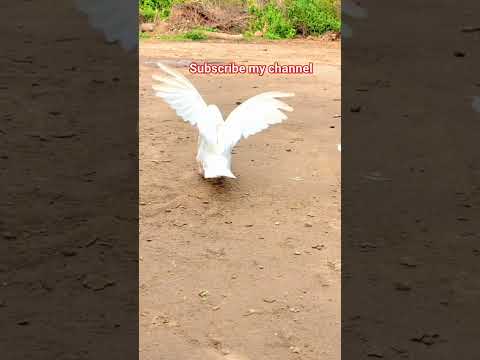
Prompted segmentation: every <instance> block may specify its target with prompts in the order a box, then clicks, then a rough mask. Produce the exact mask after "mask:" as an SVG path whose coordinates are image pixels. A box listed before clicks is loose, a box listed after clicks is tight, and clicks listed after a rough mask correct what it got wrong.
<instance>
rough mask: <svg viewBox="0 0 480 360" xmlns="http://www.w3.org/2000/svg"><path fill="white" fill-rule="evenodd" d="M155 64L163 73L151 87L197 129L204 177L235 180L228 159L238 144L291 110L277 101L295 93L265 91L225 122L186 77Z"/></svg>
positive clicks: (198, 159) (243, 105)
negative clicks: (223, 177)
mask: <svg viewBox="0 0 480 360" xmlns="http://www.w3.org/2000/svg"><path fill="white" fill-rule="evenodd" d="M157 65H158V67H159V68H160V69H161V70H162V71H163V72H164V74H163V75H153V80H154V81H155V83H154V85H153V86H152V88H153V90H154V91H155V95H156V96H158V97H160V98H162V99H163V100H164V101H165V102H166V103H167V104H168V105H170V107H171V108H172V109H173V110H175V112H176V113H177V115H178V116H180V117H181V118H183V119H184V120H185V121H187V122H189V123H190V124H191V125H193V126H196V127H197V128H198V130H199V142H198V153H197V161H198V162H199V163H200V165H201V172H202V174H203V176H204V177H205V178H215V177H222V176H225V177H231V178H234V177H235V175H233V173H232V171H231V156H232V148H233V147H234V146H235V145H236V144H237V143H238V141H240V139H241V138H247V137H249V136H251V135H253V134H256V133H258V132H260V131H262V130H264V129H266V128H268V127H269V126H270V125H272V124H278V123H280V122H282V121H284V120H285V119H287V116H286V115H285V114H284V113H282V111H281V110H284V111H292V110H293V108H291V107H290V106H288V105H287V104H285V103H283V102H282V101H280V100H277V98H283V97H290V96H294V94H292V93H283V92H266V93H263V94H260V95H257V96H254V97H252V98H250V99H248V100H247V101H245V102H244V103H243V104H241V105H239V106H238V107H237V108H235V109H234V110H233V111H232V113H231V114H230V115H229V116H228V118H227V120H226V121H224V120H223V117H222V114H221V112H220V110H219V109H218V107H217V106H215V105H207V104H206V103H205V101H204V100H203V98H202V97H201V95H200V94H199V93H198V91H197V90H196V89H195V87H194V86H193V84H192V83H191V82H190V81H188V79H187V78H186V77H185V76H183V75H182V74H180V73H179V72H177V71H175V70H173V69H171V68H169V67H167V66H166V65H165V64H162V63H158V64H157Z"/></svg>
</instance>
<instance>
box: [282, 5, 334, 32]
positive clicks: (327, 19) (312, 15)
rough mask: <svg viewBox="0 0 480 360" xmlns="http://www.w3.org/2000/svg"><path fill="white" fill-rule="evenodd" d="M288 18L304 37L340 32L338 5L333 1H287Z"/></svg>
mask: <svg viewBox="0 0 480 360" xmlns="http://www.w3.org/2000/svg"><path fill="white" fill-rule="evenodd" d="M285 6H286V11H287V16H288V19H289V21H290V22H291V23H292V25H293V26H294V27H295V29H296V30H297V31H298V32H299V33H301V34H302V35H320V34H323V33H324V32H327V31H340V19H339V15H338V9H337V3H336V1H332V0H287V2H286V3H285Z"/></svg>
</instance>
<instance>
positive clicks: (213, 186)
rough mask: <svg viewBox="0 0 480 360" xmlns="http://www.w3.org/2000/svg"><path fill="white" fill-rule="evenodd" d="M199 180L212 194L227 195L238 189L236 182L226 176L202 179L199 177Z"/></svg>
mask: <svg viewBox="0 0 480 360" xmlns="http://www.w3.org/2000/svg"><path fill="white" fill-rule="evenodd" d="M200 180H201V181H202V182H203V183H204V184H205V185H206V187H207V188H208V190H209V192H210V193H211V194H212V195H229V194H231V193H233V192H235V191H237V190H238V189H239V185H238V183H236V182H235V181H232V180H231V179H228V178H217V179H204V178H203V177H200ZM233 180H235V179H233ZM237 181H238V180H237Z"/></svg>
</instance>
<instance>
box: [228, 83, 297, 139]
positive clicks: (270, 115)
mask: <svg viewBox="0 0 480 360" xmlns="http://www.w3.org/2000/svg"><path fill="white" fill-rule="evenodd" d="M291 96H294V94H293V93H284V92H266V93H262V94H260V95H257V96H254V97H252V98H250V99H248V100H247V101H245V102H244V103H243V104H241V105H239V106H238V107H236V108H235V109H234V110H233V111H232V112H231V113H230V115H229V116H228V118H227V120H225V127H224V133H223V140H224V146H225V148H233V147H234V146H235V144H237V142H239V141H240V139H241V138H242V137H243V138H247V137H249V136H250V135H254V134H256V133H258V132H260V131H262V130H264V129H266V128H268V127H269V126H270V125H273V124H278V123H280V122H282V121H283V120H286V119H287V115H285V114H284V113H282V112H281V111H280V110H284V111H293V108H291V107H290V106H288V105H287V104H285V103H284V102H282V101H280V100H277V99H276V98H283V97H291Z"/></svg>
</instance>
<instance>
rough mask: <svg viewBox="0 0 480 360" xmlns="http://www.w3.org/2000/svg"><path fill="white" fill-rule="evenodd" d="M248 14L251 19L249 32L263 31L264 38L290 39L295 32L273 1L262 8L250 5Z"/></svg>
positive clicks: (284, 14) (281, 10)
mask: <svg viewBox="0 0 480 360" xmlns="http://www.w3.org/2000/svg"><path fill="white" fill-rule="evenodd" d="M249 12H250V14H251V15H252V17H253V22H252V29H251V31H255V30H260V31H264V36H265V37H267V38H269V39H290V38H292V37H294V36H295V34H296V31H295V28H294V27H293V26H292V24H291V22H290V21H289V20H288V18H287V17H286V13H285V11H284V9H282V8H280V7H279V6H278V5H277V4H276V3H275V2H274V1H270V2H268V3H267V4H266V5H265V6H264V7H262V8H260V7H258V6H257V5H250V6H249Z"/></svg>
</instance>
